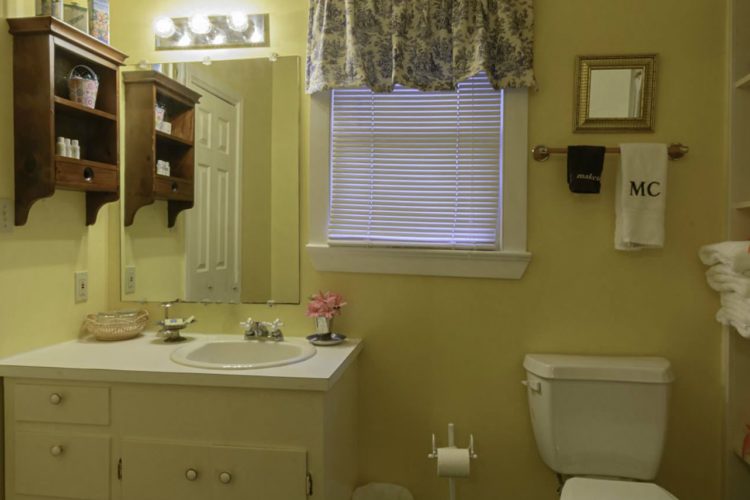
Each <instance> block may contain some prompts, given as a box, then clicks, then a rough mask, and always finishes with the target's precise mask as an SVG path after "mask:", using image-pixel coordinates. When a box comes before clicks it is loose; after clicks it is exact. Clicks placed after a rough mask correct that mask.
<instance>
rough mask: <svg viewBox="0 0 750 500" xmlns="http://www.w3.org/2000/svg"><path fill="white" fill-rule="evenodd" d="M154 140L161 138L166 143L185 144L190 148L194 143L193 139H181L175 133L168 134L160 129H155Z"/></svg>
mask: <svg viewBox="0 0 750 500" xmlns="http://www.w3.org/2000/svg"><path fill="white" fill-rule="evenodd" d="M156 140H163V141H165V142H168V143H172V144H178V145H180V146H187V147H190V148H192V147H193V145H194V143H193V141H191V140H189V139H183V138H182V137H177V136H176V135H172V134H168V133H166V132H162V131H161V130H157V131H156Z"/></svg>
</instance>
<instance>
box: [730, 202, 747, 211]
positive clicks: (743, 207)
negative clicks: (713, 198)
mask: <svg viewBox="0 0 750 500" xmlns="http://www.w3.org/2000/svg"><path fill="white" fill-rule="evenodd" d="M732 208H734V209H735V210H746V209H748V208H750V201H738V202H736V203H732Z"/></svg>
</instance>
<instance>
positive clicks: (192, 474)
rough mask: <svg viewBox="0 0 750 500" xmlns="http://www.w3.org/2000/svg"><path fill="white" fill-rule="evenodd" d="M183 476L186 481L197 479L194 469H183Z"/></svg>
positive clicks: (196, 472)
mask: <svg viewBox="0 0 750 500" xmlns="http://www.w3.org/2000/svg"><path fill="white" fill-rule="evenodd" d="M185 478H186V479H187V480H188V481H195V480H196V479H198V471H197V470H195V469H188V470H186V471H185Z"/></svg>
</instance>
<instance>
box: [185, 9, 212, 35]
mask: <svg viewBox="0 0 750 500" xmlns="http://www.w3.org/2000/svg"><path fill="white" fill-rule="evenodd" d="M188 27H189V28H190V31H192V32H193V33H195V34H196V35H207V34H208V33H209V32H210V31H211V27H212V25H211V20H210V19H209V18H208V16H207V15H205V14H193V15H192V16H191V17H190V20H189V21H188Z"/></svg>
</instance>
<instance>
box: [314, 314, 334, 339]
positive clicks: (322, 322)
mask: <svg viewBox="0 0 750 500" xmlns="http://www.w3.org/2000/svg"><path fill="white" fill-rule="evenodd" d="M332 332H333V318H326V317H325V316H321V317H318V318H315V333H316V334H318V335H328V336H330V335H331V333H332Z"/></svg>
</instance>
